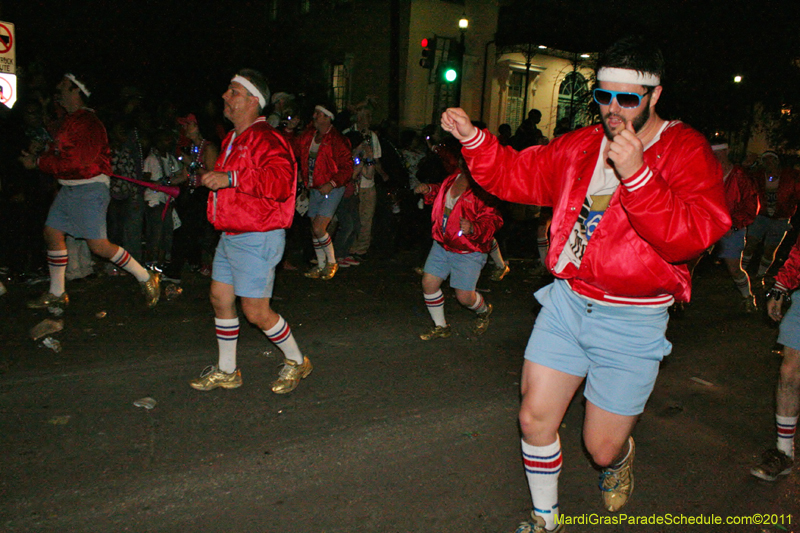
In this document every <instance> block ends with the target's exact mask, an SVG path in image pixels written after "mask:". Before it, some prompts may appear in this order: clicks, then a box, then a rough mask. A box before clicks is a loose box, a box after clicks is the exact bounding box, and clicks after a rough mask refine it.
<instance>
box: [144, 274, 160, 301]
mask: <svg viewBox="0 0 800 533" xmlns="http://www.w3.org/2000/svg"><path fill="white" fill-rule="evenodd" d="M147 272H148V273H149V274H150V278H149V279H148V280H147V281H142V282H140V283H139V285H141V286H142V292H143V293H144V297H145V302H146V303H147V307H155V306H156V304H157V303H158V299H159V298H160V297H161V273H160V272H156V271H155V270H148V271H147Z"/></svg>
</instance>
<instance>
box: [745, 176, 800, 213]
mask: <svg viewBox="0 0 800 533" xmlns="http://www.w3.org/2000/svg"><path fill="white" fill-rule="evenodd" d="M778 175H779V176H780V181H779V182H778V192H777V195H778V196H777V198H778V201H777V204H776V205H775V212H774V213H773V214H772V215H771V216H770V215H769V214H767V210H768V209H769V204H768V202H767V197H766V196H767V185H766V178H765V177H764V172H763V171H761V170H758V171H756V172H755V173H754V174H753V182H754V183H755V185H756V188H757V189H758V201H759V208H758V214H759V216H764V217H769V218H792V217H793V216H794V214H795V212H796V211H797V204H798V203H800V172H798V171H796V170H795V169H793V168H782V169H780V170H779V171H778Z"/></svg>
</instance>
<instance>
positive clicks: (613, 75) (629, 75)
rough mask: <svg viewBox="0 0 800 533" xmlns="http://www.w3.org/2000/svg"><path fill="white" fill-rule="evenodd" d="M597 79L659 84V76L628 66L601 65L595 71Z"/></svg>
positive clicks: (637, 83) (650, 85)
mask: <svg viewBox="0 0 800 533" xmlns="http://www.w3.org/2000/svg"><path fill="white" fill-rule="evenodd" d="M597 81H610V82H614V83H633V84H636V85H647V86H649V87H655V86H657V85H661V78H659V77H658V76H656V75H655V74H650V73H647V72H644V73H642V72H639V71H638V70H633V69H629V68H611V67H603V68H601V69H600V70H598V71H597Z"/></svg>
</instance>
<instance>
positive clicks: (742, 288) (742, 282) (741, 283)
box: [733, 272, 753, 298]
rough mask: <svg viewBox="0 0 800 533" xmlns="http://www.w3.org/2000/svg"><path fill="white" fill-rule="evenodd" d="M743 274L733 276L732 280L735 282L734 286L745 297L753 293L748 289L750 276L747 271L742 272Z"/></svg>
mask: <svg viewBox="0 0 800 533" xmlns="http://www.w3.org/2000/svg"><path fill="white" fill-rule="evenodd" d="M743 274H744V275H743V276H742V277H741V278H733V282H734V283H735V284H736V288H737V289H739V292H740V293H741V295H742V297H743V298H747V297H749V296H752V295H753V293H752V292H751V290H750V276H748V275H747V272H743Z"/></svg>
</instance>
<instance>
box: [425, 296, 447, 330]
mask: <svg viewBox="0 0 800 533" xmlns="http://www.w3.org/2000/svg"><path fill="white" fill-rule="evenodd" d="M422 295H423V296H424V297H425V307H427V308H428V312H429V313H430V314H431V318H432V319H433V323H434V324H436V325H437V326H446V325H447V320H445V319H444V294H443V293H442V290H441V289H439V290H438V291H436V292H434V293H433V294H425V293H422Z"/></svg>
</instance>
